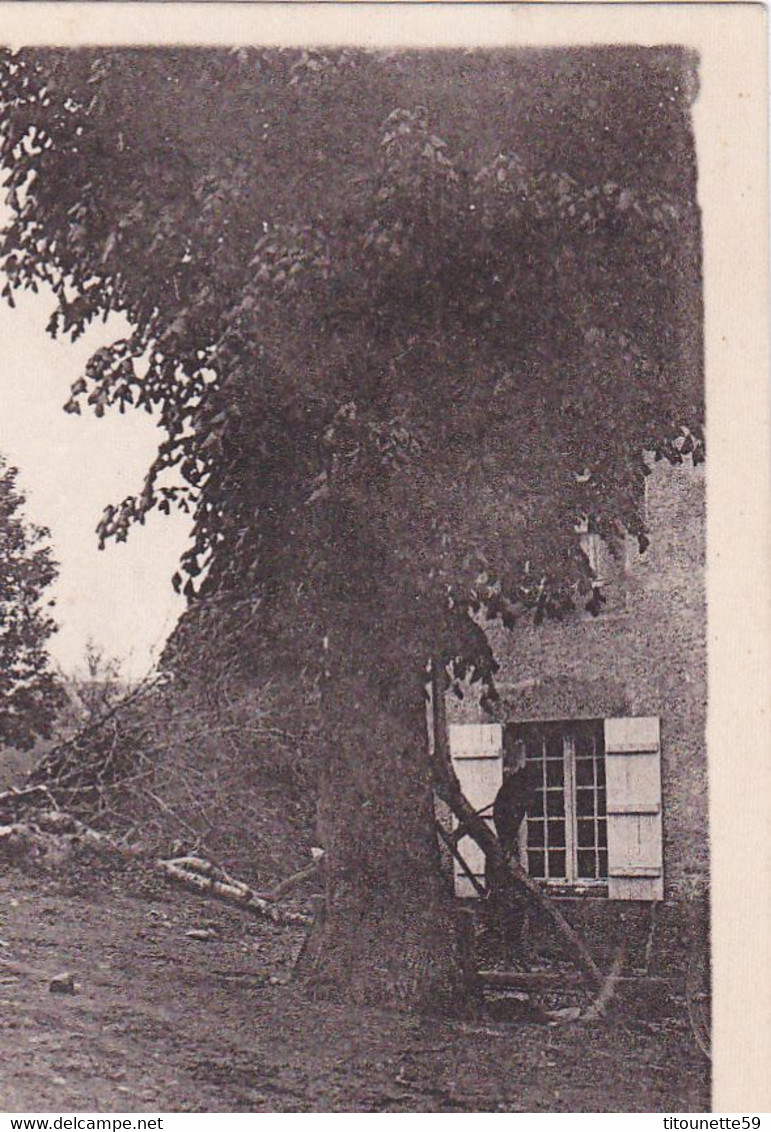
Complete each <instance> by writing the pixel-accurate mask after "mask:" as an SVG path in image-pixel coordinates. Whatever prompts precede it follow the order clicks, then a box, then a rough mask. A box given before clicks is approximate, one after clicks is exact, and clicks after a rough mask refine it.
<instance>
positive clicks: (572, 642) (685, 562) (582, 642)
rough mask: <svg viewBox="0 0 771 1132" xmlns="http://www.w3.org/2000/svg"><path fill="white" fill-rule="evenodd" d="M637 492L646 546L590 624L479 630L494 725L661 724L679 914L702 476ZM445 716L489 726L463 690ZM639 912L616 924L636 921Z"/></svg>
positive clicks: (624, 566)
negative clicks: (605, 720)
mask: <svg viewBox="0 0 771 1132" xmlns="http://www.w3.org/2000/svg"><path fill="white" fill-rule="evenodd" d="M647 493H648V498H647V510H648V522H649V528H650V539H651V541H650V546H649V548H648V550H647V551H646V553H645V554H644V555H640V554H639V551H638V549H637V543H636V541H634V542H633V541H632V540H629V545H628V546H627V550H626V555H625V561H624V562H622V563H617V564H616V565H615V566H613V564H612V563H611V564H610V571H611V572H615V578H614V579H613V580H612V581H611V582H610V584H609V586H608V605H607V607H606V608H605V609H604V610H603V612H602V613H601V614H600V615H599V617H596V618H594V617H591V615H589V614H584V613H583V612H582V613H580V614H579V613H576V614H573V615H571V616H570V617H569V618H567V619H565V620H564V621H562V622H556V623H547V624H543V625H541V626H534V625H533V624H532V622H531V621H528V622H527V623H526V624H523V625H521V626H520V627H519V628H517V629H515V630H514V631H511V632H509V631H507V630H505V629H503V628H502V627H501V626H500V625H499V624H498V623H494V624H492V625H491V626H489V627H488V634H489V637H490V640H491V643H492V645H493V649H494V652H495V656H496V659H497V660H498V662H499V664H500V666H501V668H500V671H499V673H498V677H497V685H498V689H499V692H500V694H501V703H500V704H499V705H498V707H497V708H496V718H498V719H500V720H502V721H507V720H523V719H575V718H581V717H585V718H596V717H604V716H609V715H657V716H659V717H660V719H661V759H662V800H663V829H664V894H665V902H668V903H670V904H674V903H680V902H686V904H687V902H688V901H689V899H690V898H691V897H692V896H694V895H703V894H705V892H706V888H707V878H708V869H709V859H708V825H707V823H708V798H707V765H706V749H705V727H706V689H707V671H706V607H705V593H704V558H705V536H704V529H705V523H704V520H705V485H704V474H703V466H701V467H698V468H694V467H693V466H692V464H691V463H690V461H686V462H685V463H684V464H683V465H681V466H675V467H672V466H671V465H668V464H665V463H664V462H662V463H660V464H654V465H653V470H652V473H651V475H650V476H649V478H648V487H647ZM447 709H448V718H449V719H451V720H455V721H464V720H465V721H472V720H473V721H482V720H484V719H487V720H489V719H490V715H489V714H486V713H485V712H484V711H483V710H482V709H481V708H480V707H479V704H478V699H477V698H476V697H475V696H474V694H473V693H471V692H470V690H469V694H467V695H466V696H464V698H463V700H461V701H459V700H457V699H456V698H455V697H453V696H449V697H448V703H447ZM568 903H570V904H577V905H578V904H580V902H577V901H570V902H568ZM592 903H596V902H592ZM648 911H649V910H648V909H645V908H639V909H635V908H633V907H627V908H626V909H624V916H625V918H630V919H631V920H636V919H640V920H641V922H642V920H643V919H646V920H647V913H648ZM576 915H577V916H582V917H583V916H584V915H585V913H583V912H580V911H578V910H577V911H576Z"/></svg>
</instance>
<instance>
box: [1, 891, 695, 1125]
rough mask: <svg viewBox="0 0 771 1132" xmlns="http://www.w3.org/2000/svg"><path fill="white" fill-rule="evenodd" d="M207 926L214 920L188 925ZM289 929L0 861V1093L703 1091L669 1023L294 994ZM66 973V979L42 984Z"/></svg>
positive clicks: (373, 1108)
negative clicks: (487, 1014)
mask: <svg viewBox="0 0 771 1132" xmlns="http://www.w3.org/2000/svg"><path fill="white" fill-rule="evenodd" d="M207 927H208V928H211V929H214V932H215V933H216V934H213V936H212V938H211V939H208V940H205V941H203V940H199V939H195V938H191V937H189V936H187V935H186V934H185V933H186V932H187V931H189V930H192V929H202V928H203V929H206V928H207ZM299 944H300V937H299V936H298V934H297V932H296V931H295V930H290V929H285V928H280V927H275V926H273V925H270V924H267V923H263V922H262V921H257V920H256V919H254V918H252V917H248V916H246V915H244V914H242V913H240V912H238V911H235V910H231V909H230V908H228V907H226V906H224V905H218V904H213V903H212V902H211V901H206V900H203V899H201V898H199V897H197V896H194V895H192V894H187V893H186V892H183V891H181V890H176V889H173V888H167V887H165V886H163V884H162V882H160V881H158V882H155V881H154V880H153V881H150V880H148V879H147V878H146V877H144V876H139V875H130V876H128V877H126V876H125V875H120V876H116V875H107V876H97V877H96V878H95V879H94V880H93V881H91V882H89V883H87V882H86V879H85V878H84V877H82V876H80V877H79V876H75V877H73V876H70V875H67V874H62V875H60V876H58V877H56V878H53V877H50V876H48V877H41V876H40V875H34V874H31V873H24V872H21V871H19V870H17V869H13V870H6V871H0V1110H2V1111H6V1112H40V1111H42V1112H57V1113H65V1114H66V1113H72V1112H101V1113H116V1112H149V1113H153V1112H167V1111H168V1112H198V1111H204V1112H206V1111H214V1112H217V1111H226V1112H351V1111H354V1112H485V1111H499V1112H554V1111H568V1112H583V1111H589V1112H593V1111H618V1112H621V1111H644V1112H651V1111H652V1112H661V1111H680V1112H698V1111H705V1110H707V1109H708V1107H709V1086H708V1077H709V1073H708V1065H707V1062H706V1061H705V1059H704V1058H703V1056H702V1055H701V1054H700V1053H699V1051H698V1049H697V1048H696V1046H695V1044H694V1042H693V1040H692V1038H691V1036H690V1031H689V1030H688V1027H687V1024H686V1022H685V1013H684V1009H683V1008H682V1003H674V1004H673V1009H672V1010H671V1011H670V1013H671V1017H658V1018H657V1019H656V1020H651V1019H650V1018H648V1019H647V1020H645V1019H643V1018H641V1017H639V1016H637V1017H635V1016H633V1014H632V1012H631V1011H629V1010H623V1009H621V1008H617V1010H616V1013H615V1016H614V1017H612V1018H610V1019H607V1020H604V1021H602V1022H599V1023H594V1024H586V1023H584V1024H581V1023H577V1024H566V1025H544V1024H542V1023H541V1024H536V1023H532V1022H531V1023H525V1022H522V1021H519V1022H502V1021H495V1020H493V1018H492V1017H491V1018H480V1019H479V1020H478V1021H475V1022H473V1023H471V1022H450V1021H436V1020H429V1019H425V1018H418V1017H408V1016H401V1015H394V1014H386V1013H384V1012H378V1011H372V1010H369V1011H362V1010H353V1009H350V1008H346V1007H333V1006H328V1005H319V1004H309V1003H308V1002H307V1001H305V1000H303V999H302V998H301V997H300V996H299V995H298V994H297V993H296V992H295V991H294V990H293V989H292V988H291V987H290V986H287V985H286V980H287V978H288V975H289V971H290V967H291V962H292V958H293V954H294V953H295V951H296V949H297V948H298V946H299ZM61 972H70V973H72V975H73V976H74V978H75V981H76V990H77V993H75V994H74V995H70V994H55V993H51V992H50V991H49V982H50V979H51V977H52V976H55V975H57V974H58V973H61Z"/></svg>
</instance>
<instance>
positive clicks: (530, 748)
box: [525, 735, 543, 762]
mask: <svg viewBox="0 0 771 1132" xmlns="http://www.w3.org/2000/svg"><path fill="white" fill-rule="evenodd" d="M525 748H526V750H527V757H528V758H529V759H532V760H533V761H534V762H540V761H541V759H542V758H543V743H542V741H541V737H540V735H528V736H526V738H525Z"/></svg>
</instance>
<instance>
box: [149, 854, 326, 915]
mask: <svg viewBox="0 0 771 1132" xmlns="http://www.w3.org/2000/svg"><path fill="white" fill-rule="evenodd" d="M156 868H157V869H158V870H159V871H160V872H161V873H163V875H164V876H165V877H166V878H167V879H168V880H171V881H175V882H176V883H177V884H182V885H184V886H185V887H186V888H190V889H192V890H193V891H194V892H199V893H201V894H202V895H203V896H211V897H213V898H214V899H216V900H222V901H224V902H225V903H226V904H233V905H235V906H236V907H237V908H242V909H243V910H244V911H246V912H253V913H254V914H255V915H257V916H262V917H264V918H265V919H267V920H271V921H272V922H273V923H274V924H302V925H305V926H307V925H308V924H310V922H311V920H310V917H309V916H306V915H304V914H303V913H302V912H284V911H281V910H280V909H278V908H275V907H274V906H273V904H272V903H271V902H270V901H268V900H265V899H264V898H263V897H261V896H258V895H257V893H256V892H254V890H253V889H251V888H250V887H249V885H247V884H244V883H243V881H239V880H235V879H234V878H233V877H231V876H229V875H228V874H227V873H226V872H225V871H224V869H220V868H217V866H216V865H213V864H212V863H211V862H210V861H205V860H204V859H203V858H201V857H177V858H175V859H174V860H171V861H157V862H156Z"/></svg>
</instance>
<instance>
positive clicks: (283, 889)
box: [258, 857, 324, 904]
mask: <svg viewBox="0 0 771 1132" xmlns="http://www.w3.org/2000/svg"><path fill="white" fill-rule="evenodd" d="M323 860H324V858H323V857H320V858H319V859H318V860H317V861H314V862H313V863H312V864H310V865H307V866H306V867H305V868H304V869H300V871H299V872H297V873H292V875H291V876H290V877H286V878H285V879H284V880H282V881H281V882H280V883H279V884H277V885H276V887H275V888H274V889H271V891H270V892H260V893H259V894H258V895H259V898H260V900H267V901H268V903H270V904H277V903H278V902H279V900H283V899H284V897H285V896H286V895H287V894H288V893H290V892H291V891H292V889H293V888H296V887H297V885H298V884H301V883H302V882H303V881H304V880H309V879H310V878H311V877H312V876H315V875H316V873H318V871H319V869H320V868H321V865H322V862H323Z"/></svg>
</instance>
